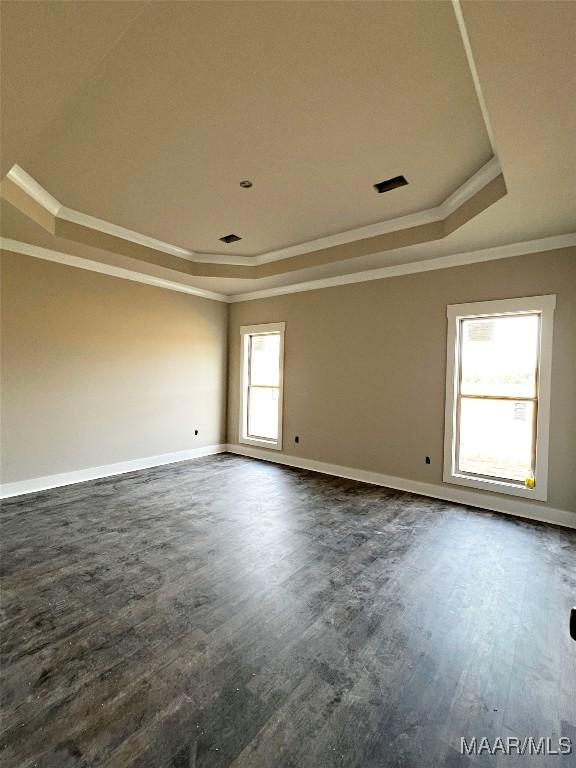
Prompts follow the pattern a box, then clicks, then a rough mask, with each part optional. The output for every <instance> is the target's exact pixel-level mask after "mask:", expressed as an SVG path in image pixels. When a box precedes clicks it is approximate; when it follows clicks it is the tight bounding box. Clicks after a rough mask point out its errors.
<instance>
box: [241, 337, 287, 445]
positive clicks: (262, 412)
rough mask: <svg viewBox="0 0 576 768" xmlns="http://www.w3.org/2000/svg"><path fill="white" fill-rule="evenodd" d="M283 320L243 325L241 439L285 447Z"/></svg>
mask: <svg viewBox="0 0 576 768" xmlns="http://www.w3.org/2000/svg"><path fill="white" fill-rule="evenodd" d="M284 327H285V324H284V323H269V324H267V325H250V326H242V327H241V328H240V338H241V344H242V346H241V366H240V370H241V372H242V374H241V376H242V381H241V393H240V442H241V443H249V444H250V445H260V446H263V447H265V448H275V449H277V450H281V449H282V385H283V367H284Z"/></svg>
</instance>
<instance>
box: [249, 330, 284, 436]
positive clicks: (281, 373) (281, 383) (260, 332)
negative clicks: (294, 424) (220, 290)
mask: <svg viewBox="0 0 576 768" xmlns="http://www.w3.org/2000/svg"><path fill="white" fill-rule="evenodd" d="M285 331H286V323H263V324H260V325H241V326H240V419H239V426H238V442H240V443H243V444H245V445H256V446H259V447H260V448H271V449H272V450H275V451H281V450H282V416H283V411H284V335H285ZM271 333H278V334H279V335H280V352H279V358H280V359H279V376H278V437H277V439H276V440H267V439H265V438H258V437H250V436H249V435H248V388H249V381H248V366H249V362H250V360H249V357H250V356H249V354H248V345H249V343H250V338H251V337H252V336H265V335H267V334H271Z"/></svg>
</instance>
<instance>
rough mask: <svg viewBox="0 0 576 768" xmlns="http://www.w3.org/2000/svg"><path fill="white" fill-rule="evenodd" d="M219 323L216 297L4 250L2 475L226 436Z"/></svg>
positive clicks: (78, 465) (26, 474)
mask: <svg viewBox="0 0 576 768" xmlns="http://www.w3.org/2000/svg"><path fill="white" fill-rule="evenodd" d="M226 322H227V306H226V305H225V304H222V303H220V302H215V301H208V300H205V299H200V298H197V297H194V296H189V295H186V294H183V293H176V292H174V291H168V290H163V289H160V288H154V287H150V286H146V285H141V284H138V283H134V282H130V281H128V280H120V279H118V278H114V277H108V276H105V275H100V274H96V273H94V272H87V271H84V270H81V269H74V268H72V267H66V266H62V265H60V264H53V263H49V262H46V261H41V260H38V259H33V258H30V257H27V256H21V255H16V254H10V253H3V254H2V480H3V482H6V483H9V482H15V481H18V480H27V479H31V478H34V477H41V476H43V475H51V474H57V473H61V472H71V471H73V470H77V469H85V468H89V467H95V466H99V465H103V464H111V463H114V462H121V461H128V460H130V459H137V458H145V457H149V456H156V455H159V454H163V453H172V452H175V451H181V450H187V449H190V448H200V447H202V446H207V445H214V444H217V443H223V442H225V410H226V394H225V389H226V384H225V379H226ZM194 429H198V430H199V435H198V437H195V436H194Z"/></svg>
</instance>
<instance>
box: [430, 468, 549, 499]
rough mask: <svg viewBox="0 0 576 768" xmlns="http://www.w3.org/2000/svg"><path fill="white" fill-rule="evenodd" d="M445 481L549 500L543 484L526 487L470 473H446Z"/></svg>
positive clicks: (494, 491) (509, 494) (495, 491)
mask: <svg viewBox="0 0 576 768" xmlns="http://www.w3.org/2000/svg"><path fill="white" fill-rule="evenodd" d="M443 481H444V482H445V483H450V484H451V485H464V486H466V487H467V488H479V489H480V490H482V491H488V492H490V493H504V494H506V495H508V496H520V497H522V498H524V499H530V500H531V501H547V499H548V494H547V491H546V488H545V487H544V486H542V484H541V485H540V486H539V487H538V486H536V487H535V488H526V487H525V486H522V485H516V484H515V483H505V482H502V480H488V479H486V478H477V477H469V476H468V475H454V474H451V473H448V474H446V473H445V474H444V477H443Z"/></svg>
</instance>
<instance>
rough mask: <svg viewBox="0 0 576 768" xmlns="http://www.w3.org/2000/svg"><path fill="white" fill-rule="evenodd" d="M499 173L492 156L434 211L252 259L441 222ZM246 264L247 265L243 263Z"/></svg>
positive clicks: (282, 256) (284, 256)
mask: <svg viewBox="0 0 576 768" xmlns="http://www.w3.org/2000/svg"><path fill="white" fill-rule="evenodd" d="M500 173H501V168H500V163H499V162H498V160H497V159H496V158H495V157H492V158H491V159H490V160H489V161H488V162H487V163H486V164H485V165H483V166H482V168H480V170H479V171H477V172H476V173H475V174H473V175H472V176H471V177H470V178H469V179H467V180H466V181H465V182H464V183H463V184H462V185H461V186H460V187H458V189H456V190H455V191H454V192H452V194H450V195H449V196H448V197H447V198H446V200H444V202H443V203H441V204H440V205H437V206H436V207H435V208H428V209H427V210H425V211H419V212H417V213H411V214H408V215H407V216H399V217H397V218H395V219H388V220H387V221H380V222H377V223H376V224H368V225H367V226H365V227H357V228H356V229H348V230H346V231H345V232H339V233H337V234H335V235H327V236H326V237H320V238H318V239H316V240H309V241H307V242H305V243H300V244H299V245H290V246H288V247H287V248H281V249H280V250H277V251H269V252H268V253H264V254H261V255H260V256H254V257H253V258H254V259H255V262H254V263H255V264H268V263H269V262H271V261H280V260H281V259H289V258H291V257H292V256H301V255H303V254H306V253H313V252H314V251H320V250H323V249H324V248H331V247H333V246H336V245H346V244H348V243H353V242H355V241H356V240H364V239H366V238H368V237H378V236H379V235H386V234H388V233H389V232H397V231H399V230H401V229H411V228H412V227H419V226H422V225H424V224H431V223H433V222H435V221H442V220H443V219H445V218H446V217H447V216H449V215H450V214H451V213H454V211H455V210H456V209H457V208H459V206H461V205H462V204H463V203H465V202H466V201H467V200H469V199H470V198H471V197H473V196H474V195H475V194H476V193H477V192H479V191H480V190H481V189H483V188H484V187H485V186H487V185H488V184H489V183H490V182H491V181H493V180H494V179H495V178H496V177H497V176H498V175H499V174H500ZM243 263H246V262H243Z"/></svg>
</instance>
